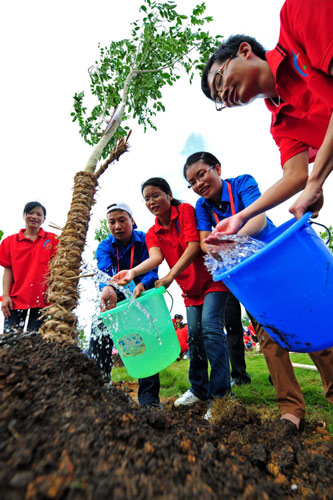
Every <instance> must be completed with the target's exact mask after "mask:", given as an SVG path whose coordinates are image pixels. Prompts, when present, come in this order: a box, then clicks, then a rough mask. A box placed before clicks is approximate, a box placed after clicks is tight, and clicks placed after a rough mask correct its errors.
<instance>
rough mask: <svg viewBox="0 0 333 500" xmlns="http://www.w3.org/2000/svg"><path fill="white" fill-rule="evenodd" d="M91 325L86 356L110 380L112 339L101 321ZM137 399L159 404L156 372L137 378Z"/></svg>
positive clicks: (158, 382)
mask: <svg viewBox="0 0 333 500" xmlns="http://www.w3.org/2000/svg"><path fill="white" fill-rule="evenodd" d="M94 321H95V322H96V321H97V320H96V319H95V318H94V319H93V325H92V327H91V334H90V342H89V350H88V356H89V357H90V358H92V359H94V360H95V361H96V362H97V364H98V366H99V367H100V369H101V370H102V371H103V372H104V374H105V375H106V377H107V379H108V380H111V369H112V348H113V341H112V339H111V337H110V335H109V333H108V331H107V329H106V327H105V325H104V323H103V321H100V322H97V323H95V324H94ZM138 383H139V388H138V400H139V404H140V405H146V404H159V402H160V398H159V391H160V376H159V374H158V373H156V374H155V375H152V376H150V377H145V378H139V379H138Z"/></svg>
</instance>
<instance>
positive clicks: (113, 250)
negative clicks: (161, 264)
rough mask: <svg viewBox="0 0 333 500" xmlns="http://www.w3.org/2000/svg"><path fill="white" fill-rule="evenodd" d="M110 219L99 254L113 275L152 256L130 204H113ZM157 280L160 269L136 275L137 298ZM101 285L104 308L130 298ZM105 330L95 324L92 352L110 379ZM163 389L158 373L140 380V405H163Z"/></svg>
mask: <svg viewBox="0 0 333 500" xmlns="http://www.w3.org/2000/svg"><path fill="white" fill-rule="evenodd" d="M106 218H107V222H108V226H109V229H110V232H111V234H110V235H109V236H108V237H107V238H106V239H105V240H103V241H102V242H101V243H100V244H99V245H98V247H97V251H96V257H97V267H98V269H99V270H101V271H104V272H105V273H106V274H108V275H109V276H114V275H115V274H117V273H118V272H119V271H121V270H123V269H131V268H133V267H135V266H137V265H138V264H140V263H141V262H143V261H144V260H146V259H148V258H149V254H148V250H147V247H146V242H145V233H143V232H142V231H138V230H137V229H136V228H137V226H136V224H135V222H134V219H133V216H132V211H131V209H130V207H129V206H128V205H127V204H126V203H123V202H122V203H113V204H112V205H109V206H108V207H107V215H106ZM156 280H158V274H157V268H155V269H153V270H152V271H149V272H147V273H145V274H142V275H141V276H138V277H137V278H134V280H133V282H131V283H129V285H127V287H128V288H129V289H130V290H131V291H132V292H133V295H134V297H135V298H137V297H139V296H140V295H141V294H142V292H144V291H145V290H149V289H150V288H153V287H154V283H155V281H156ZM101 288H102V290H101V297H100V300H101V310H102V311H107V310H110V309H113V308H114V307H116V305H117V303H118V302H120V301H122V300H124V299H125V298H126V297H125V295H124V294H123V293H122V292H121V291H119V290H118V289H117V288H115V287H113V286H112V285H107V284H103V285H101ZM103 330H104V329H103V324H100V323H99V324H97V325H96V324H95V325H93V327H92V334H91V337H90V344H89V351H88V355H89V356H90V357H91V358H93V359H96V361H97V362H98V363H99V365H100V367H101V368H102V370H103V371H104V373H105V375H106V377H107V378H108V379H109V380H110V376H111V368H112V347H113V342H112V339H111V337H110V336H109V335H108V334H107V333H106V332H105V334H103V333H104V332H103ZM159 389H160V380H159V374H158V373H157V374H155V375H152V376H151V377H147V378H143V379H139V389H138V399H139V404H140V405H142V406H147V407H154V406H156V407H159V406H160V400H159Z"/></svg>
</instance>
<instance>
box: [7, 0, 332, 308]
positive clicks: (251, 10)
mask: <svg viewBox="0 0 333 500" xmlns="http://www.w3.org/2000/svg"><path fill="white" fill-rule="evenodd" d="M141 3H142V2H140V1H138V0H122V1H121V2H118V1H117V2H116V1H114V0H113V1H112V0H108V1H106V0H95V1H94V2H93V3H92V2H91V1H87V0H70V1H68V0H67V1H65V0H59V1H58V2H48V1H45V0H43V1H42V0H30V1H29V2H27V1H25V0H18V1H13V2H6V3H5V4H4V5H3V6H2V28H1V33H0V39H1V52H2V57H1V59H2V80H1V95H0V98H1V115H2V121H1V156H2V161H1V174H2V175H1V179H2V182H1V187H2V189H1V197H0V204H1V210H0V213H1V219H0V229H2V230H3V231H4V233H5V235H4V236H8V235H9V234H13V233H15V232H17V231H18V230H19V229H20V228H21V227H23V221H22V211H23V206H24V205H25V203H26V202H27V201H31V200H34V199H37V200H39V201H40V202H41V203H42V204H44V205H45V206H46V208H47V212H48V214H47V222H50V221H52V222H55V223H56V224H58V225H59V226H63V225H64V223H65V220H66V215H67V212H68V209H69V206H70V201H71V190H72V186H73V177H74V175H75V173H76V172H77V171H79V170H82V169H83V168H84V166H85V164H86V162H87V159H88V157H89V154H90V146H88V145H87V144H85V142H84V141H83V139H82V138H81V137H80V135H79V133H78V126H77V124H76V123H72V122H71V117H70V112H71V108H72V102H73V100H72V96H73V95H74V93H75V92H77V91H81V90H85V91H88V90H89V77H88V71H87V70H88V68H89V67H90V66H91V65H92V64H94V63H95V61H96V59H97V58H98V55H99V50H98V43H99V42H100V43H101V44H102V45H107V44H108V43H109V42H110V41H112V40H117V39H122V38H126V37H128V36H129V34H130V22H131V21H133V20H135V19H136V18H137V16H138V14H137V13H138V8H139V6H140V5H141ZM197 3H199V2H195V1H193V0H183V1H182V2H178V4H179V6H180V7H179V9H178V10H179V11H185V12H189V10H190V8H191V7H194V6H195V5H196V4H197ZM282 4H283V1H282V0H252V1H248V0H238V1H237V2H229V1H225V0H220V1H217V0H207V1H206V5H207V11H206V13H207V15H212V16H213V17H214V22H213V23H211V25H210V26H209V30H210V32H211V33H212V34H221V35H224V36H225V37H227V36H229V35H231V34H235V33H246V34H249V35H253V36H255V37H256V38H257V39H258V40H259V41H261V42H262V43H263V45H264V46H265V47H266V48H267V49H269V48H273V47H274V45H275V44H276V42H277V38H278V33H279V11H280V8H281V6H282ZM163 102H164V104H165V106H166V112H165V113H160V114H159V115H158V117H157V119H156V120H155V122H156V124H157V127H158V131H157V132H155V131H153V130H149V131H148V132H147V133H146V134H144V133H143V129H142V128H140V127H139V125H137V124H136V123H135V122H133V123H131V124H129V125H130V126H131V128H132V130H133V132H132V136H131V139H130V145H131V149H130V152H128V153H126V154H125V155H123V156H122V157H121V159H120V161H119V162H118V163H116V164H115V165H113V166H111V168H109V170H108V171H107V172H106V173H105V174H104V175H103V176H102V177H101V179H100V188H99V191H98V195H97V198H96V205H95V206H94V209H93V214H92V218H91V223H90V229H89V234H88V249H87V252H86V255H87V259H88V260H89V259H90V255H91V253H92V250H93V249H95V247H96V245H97V243H96V242H95V241H94V238H93V235H94V229H95V228H96V227H97V226H98V225H99V220H100V219H102V218H104V217H105V208H106V206H107V205H109V204H110V203H113V202H117V201H121V200H123V201H127V202H128V203H129V204H130V206H131V208H132V210H133V212H134V216H135V220H136V222H137V224H138V226H139V228H140V229H142V230H147V229H148V228H149V227H150V226H151V225H152V224H153V216H152V215H151V214H150V213H149V212H148V211H147V209H146V208H145V206H144V204H143V203H142V201H141V194H140V185H141V183H142V182H143V181H145V180H146V179H147V178H149V177H151V176H155V175H158V176H162V177H165V178H166V179H167V180H168V182H169V183H170V184H171V187H172V189H173V194H174V196H176V197H177V198H181V199H183V200H184V201H188V202H190V203H193V204H194V203H195V201H196V197H195V195H193V194H191V193H190V192H189V190H188V189H187V188H186V184H185V181H184V180H183V178H182V173H181V172H182V166H183V164H184V161H185V159H186V156H187V155H188V154H191V153H193V152H195V151H197V150H201V149H205V150H207V151H210V152H211V153H213V154H215V155H216V156H217V157H218V158H219V159H220V160H221V163H222V176H223V177H234V176H237V175H240V174H244V173H250V174H252V175H253V176H254V177H255V178H256V180H257V181H258V183H259V186H260V188H261V190H262V191H264V190H265V189H267V188H268V187H269V186H270V185H271V184H272V183H273V182H275V181H276V180H277V179H279V177H280V176H281V175H282V171H281V167H280V161H279V153H278V150H277V147H276V146H275V144H274V142H273V140H272V138H271V136H270V133H269V123H270V113H269V112H268V110H267V109H266V107H265V105H264V102H263V101H262V100H259V101H258V102H255V103H254V104H252V105H251V106H248V107H244V108H241V109H234V110H224V111H222V113H217V112H216V111H215V109H214V105H213V104H212V103H211V102H210V101H209V100H208V99H207V98H206V97H205V96H204V95H203V94H202V92H201V89H200V80H199V78H197V79H195V80H194V82H193V84H192V86H190V85H189V83H188V81H187V79H186V77H185V76H184V78H182V79H181V81H179V82H178V83H177V84H176V85H175V86H174V87H170V88H166V89H165V90H164V92H163ZM332 177H333V176H331V178H330V179H329V180H328V181H327V183H326V192H329V190H332V182H333V180H332ZM327 198H328V197H327V196H326V204H325V208H324V209H323V210H322V212H321V215H320V219H319V221H320V222H323V223H324V224H327V225H329V224H332V215H331V214H332V205H333V202H332V201H330V200H328V199H327ZM290 205H291V201H288V202H287V203H285V204H283V205H281V206H279V207H278V208H276V209H274V210H272V211H270V212H269V216H270V217H271V218H272V219H273V221H274V222H275V223H276V224H280V223H282V222H284V221H285V220H287V219H289V218H290V214H289V213H288V207H289V206H290ZM44 228H45V229H46V230H50V228H48V226H47V223H46V224H45V225H44ZM51 230H52V229H51ZM160 274H161V275H163V273H160ZM173 294H174V298H175V300H176V309H177V310H175V309H174V311H173V314H174V313H175V312H184V308H183V305H182V301H181V299H180V294H179V291H178V289H176V288H173Z"/></svg>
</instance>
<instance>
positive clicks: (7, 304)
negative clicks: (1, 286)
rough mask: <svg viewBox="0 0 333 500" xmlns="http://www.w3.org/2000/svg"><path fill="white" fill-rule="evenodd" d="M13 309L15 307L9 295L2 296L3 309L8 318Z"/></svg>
mask: <svg viewBox="0 0 333 500" xmlns="http://www.w3.org/2000/svg"><path fill="white" fill-rule="evenodd" d="M11 309H13V301H12V299H11V297H9V295H4V296H3V297H2V303H1V311H2V313H3V315H4V317H5V318H6V319H8V318H10V315H11V312H10V311H11Z"/></svg>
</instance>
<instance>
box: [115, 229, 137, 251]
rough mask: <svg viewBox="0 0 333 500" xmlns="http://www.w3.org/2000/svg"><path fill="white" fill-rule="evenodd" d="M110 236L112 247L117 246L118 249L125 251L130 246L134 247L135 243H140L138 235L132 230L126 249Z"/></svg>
mask: <svg viewBox="0 0 333 500" xmlns="http://www.w3.org/2000/svg"><path fill="white" fill-rule="evenodd" d="M110 236H111V244H112V245H113V246H117V247H119V248H125V249H126V248H128V247H131V246H132V245H134V244H135V243H136V242H137V241H140V238H139V235H138V234H137V232H136V231H134V230H133V231H132V237H131V241H130V242H129V244H128V245H127V246H126V247H124V246H123V245H121V244H120V243H119V241H118V240H117V239H116V238H115V237H114V236H113V235H112V234H110Z"/></svg>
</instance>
